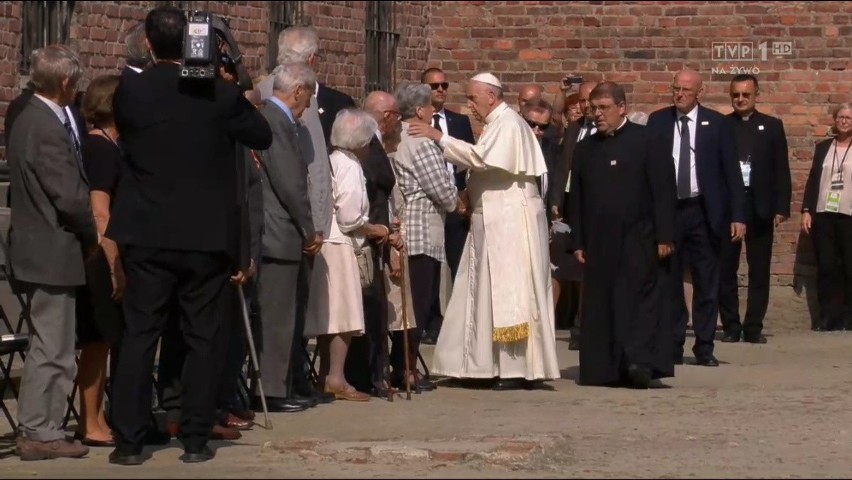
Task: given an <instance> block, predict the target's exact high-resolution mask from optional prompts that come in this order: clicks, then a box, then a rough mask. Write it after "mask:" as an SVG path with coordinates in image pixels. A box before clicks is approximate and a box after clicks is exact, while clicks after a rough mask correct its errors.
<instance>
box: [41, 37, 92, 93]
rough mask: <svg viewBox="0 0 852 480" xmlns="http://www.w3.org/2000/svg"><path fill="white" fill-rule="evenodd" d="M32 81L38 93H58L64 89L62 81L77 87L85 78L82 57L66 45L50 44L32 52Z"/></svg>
mask: <svg viewBox="0 0 852 480" xmlns="http://www.w3.org/2000/svg"><path fill="white" fill-rule="evenodd" d="M30 59H31V65H32V68H31V70H30V83H31V84H32V86H33V90H35V91H36V92H37V93H41V94H47V95H50V96H53V95H56V94H58V93H60V92H61V90H62V82H63V81H64V80H66V79H68V83H69V84H70V85H71V86H73V87H75V88H76V86H77V85H78V84H79V82H80V79H81V78H83V66H82V65H81V64H80V57H79V55H77V53H76V52H74V50H71V48H69V47H68V46H66V45H59V44H55V45H48V46H46V47H44V48H39V49H37V50H35V51H34V52H33V53H32V57H30Z"/></svg>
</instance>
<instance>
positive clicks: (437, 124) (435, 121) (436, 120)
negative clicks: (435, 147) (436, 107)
mask: <svg viewBox="0 0 852 480" xmlns="http://www.w3.org/2000/svg"><path fill="white" fill-rule="evenodd" d="M432 123H433V125H432V126H433V127H435V129H436V130H438V131H440V132H441V133H445V132H444V129H443V128H441V116H440V115H438V114H437V113H436V114H435V115H432Z"/></svg>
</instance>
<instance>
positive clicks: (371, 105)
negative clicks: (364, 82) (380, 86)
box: [364, 90, 396, 112]
mask: <svg viewBox="0 0 852 480" xmlns="http://www.w3.org/2000/svg"><path fill="white" fill-rule="evenodd" d="M394 104H396V98H394V96H393V95H391V94H390V93H388V92H383V91H381V90H374V91H372V92H370V93H369V94H368V95H367V98H366V99H364V109H365V110H370V111H373V112H381V111H383V110H387V109H388V108H390V107H391V106H392V105H394Z"/></svg>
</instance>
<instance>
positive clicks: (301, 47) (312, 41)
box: [276, 27, 319, 65]
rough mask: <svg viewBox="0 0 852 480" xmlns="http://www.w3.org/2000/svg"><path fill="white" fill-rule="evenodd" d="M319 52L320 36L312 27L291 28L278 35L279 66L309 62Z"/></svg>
mask: <svg viewBox="0 0 852 480" xmlns="http://www.w3.org/2000/svg"><path fill="white" fill-rule="evenodd" d="M318 50H319V35H318V34H317V31H316V30H314V29H313V28H312V27H290V28H288V29H286V30H284V31H282V32H281V34H279V35H278V58H277V59H276V60H277V61H278V64H279V65H283V64H285V63H292V62H307V61H308V59H309V58H310V57H311V55H314V54H316V53H317V51H318Z"/></svg>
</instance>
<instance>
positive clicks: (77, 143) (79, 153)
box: [65, 115, 83, 164]
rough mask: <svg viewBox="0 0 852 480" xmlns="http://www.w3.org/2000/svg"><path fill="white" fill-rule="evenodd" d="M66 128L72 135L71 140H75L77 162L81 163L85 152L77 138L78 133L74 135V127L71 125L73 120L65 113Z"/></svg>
mask: <svg viewBox="0 0 852 480" xmlns="http://www.w3.org/2000/svg"><path fill="white" fill-rule="evenodd" d="M65 130H66V131H67V132H68V135H70V136H71V141H72V142H74V154H75V156H76V157H77V163H78V164H80V163H81V161H82V159H83V154H82V152H81V151H80V142H79V141H78V140H77V135H74V128H73V127H72V126H71V120H70V119H69V118H68V115H65Z"/></svg>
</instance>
